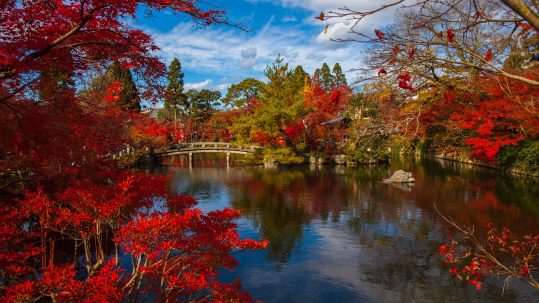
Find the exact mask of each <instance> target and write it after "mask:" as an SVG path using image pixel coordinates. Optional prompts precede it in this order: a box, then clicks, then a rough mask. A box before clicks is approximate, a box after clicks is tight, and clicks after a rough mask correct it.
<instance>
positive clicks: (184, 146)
mask: <svg viewBox="0 0 539 303" xmlns="http://www.w3.org/2000/svg"><path fill="white" fill-rule="evenodd" d="M259 148H261V147H260V146H257V145H238V144H233V143H226V142H195V143H180V144H173V145H170V146H169V147H168V149H167V150H164V151H161V152H158V153H156V154H155V155H156V156H173V155H189V163H192V162H193V154H196V153H224V154H226V162H227V163H229V162H230V154H240V155H248V154H254V153H255V152H256V150H257V149H259Z"/></svg>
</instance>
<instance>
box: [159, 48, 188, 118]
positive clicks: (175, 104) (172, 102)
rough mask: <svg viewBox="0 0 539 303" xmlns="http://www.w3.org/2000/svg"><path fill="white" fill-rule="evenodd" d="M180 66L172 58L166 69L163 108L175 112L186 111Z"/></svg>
mask: <svg viewBox="0 0 539 303" xmlns="http://www.w3.org/2000/svg"><path fill="white" fill-rule="evenodd" d="M183 77H184V73H183V72H182V64H181V62H180V60H178V59H177V58H174V60H172V62H171V63H170V65H169V67H168V72H167V81H168V85H167V88H166V90H165V102H164V103H165V104H164V105H165V108H167V109H172V110H175V111H181V112H184V113H185V112H186V111H187V109H188V105H189V104H188V103H187V96H186V95H185V93H184V92H183V85H184V82H183Z"/></svg>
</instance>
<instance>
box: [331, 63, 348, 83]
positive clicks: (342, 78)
mask: <svg viewBox="0 0 539 303" xmlns="http://www.w3.org/2000/svg"><path fill="white" fill-rule="evenodd" d="M333 84H334V85H335V86H341V85H348V81H346V75H345V74H343V72H342V69H341V65H340V64H339V63H335V65H334V66H333Z"/></svg>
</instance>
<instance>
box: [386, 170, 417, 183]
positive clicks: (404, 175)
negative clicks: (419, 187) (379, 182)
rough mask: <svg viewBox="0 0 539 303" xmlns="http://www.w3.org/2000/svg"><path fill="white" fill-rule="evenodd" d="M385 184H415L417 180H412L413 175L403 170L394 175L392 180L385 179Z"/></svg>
mask: <svg viewBox="0 0 539 303" xmlns="http://www.w3.org/2000/svg"><path fill="white" fill-rule="evenodd" d="M384 182H387V183H414V182H415V179H414V178H412V173H409V172H405V171H403V170H398V171H396V172H394V173H393V175H392V176H391V178H389V179H384Z"/></svg>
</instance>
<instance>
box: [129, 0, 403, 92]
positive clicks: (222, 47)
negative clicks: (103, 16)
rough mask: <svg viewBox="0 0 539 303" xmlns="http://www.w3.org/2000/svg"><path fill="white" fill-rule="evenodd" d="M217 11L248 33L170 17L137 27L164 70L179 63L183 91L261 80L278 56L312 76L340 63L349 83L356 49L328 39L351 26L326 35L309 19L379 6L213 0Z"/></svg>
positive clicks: (381, 20)
mask: <svg viewBox="0 0 539 303" xmlns="http://www.w3.org/2000/svg"><path fill="white" fill-rule="evenodd" d="M212 3H213V4H214V5H216V7H217V8H219V9H223V10H225V11H227V14H228V18H229V19H230V20H232V21H237V22H240V23H241V24H243V25H244V26H246V27H248V28H250V29H251V31H250V32H244V31H241V30H239V29H237V28H234V27H230V26H226V25H212V26H210V27H207V28H197V27H194V26H193V22H192V20H191V19H190V18H189V17H187V16H183V15H177V14H172V13H170V12H159V13H154V14H153V15H152V16H147V15H146V14H144V12H143V11H141V13H140V14H139V17H138V19H137V20H136V26H137V27H140V28H142V29H144V30H145V31H147V32H149V33H151V34H152V36H153V37H154V39H155V42H156V44H157V45H158V46H159V47H160V49H161V50H160V51H159V53H158V56H159V57H160V58H161V59H162V60H163V61H164V62H166V63H167V64H168V63H169V62H170V61H171V60H172V59H173V58H174V57H177V58H178V59H180V61H181V62H182V65H183V70H184V73H185V83H186V88H197V89H201V88H207V89H215V90H220V91H221V92H226V89H227V88H228V86H230V85H231V84H234V83H238V82H240V81H241V80H243V79H245V78H247V77H253V78H257V79H263V78H264V74H263V71H264V67H265V66H266V65H268V64H270V63H271V62H272V61H273V60H274V59H275V58H276V57H277V55H278V54H281V56H282V57H283V58H284V59H285V61H286V62H288V63H289V64H290V65H291V66H292V67H294V66H296V65H300V64H301V65H302V66H303V68H304V69H305V70H306V71H307V72H309V73H312V72H313V71H314V70H315V69H316V68H318V67H320V66H321V65H322V63H324V62H327V63H328V64H330V66H333V64H335V63H336V62H339V63H340V64H341V66H342V67H343V69H344V70H345V71H346V72H347V76H348V78H349V82H351V81H350V80H352V81H353V80H354V78H355V77H356V75H355V73H354V72H352V71H349V70H351V69H353V68H355V67H358V66H359V65H360V64H361V57H362V55H363V52H362V47H361V45H358V44H356V43H337V42H332V41H330V38H335V37H346V36H347V35H348V33H347V32H348V30H349V28H350V24H348V23H347V22H348V21H346V20H336V21H333V22H332V23H331V24H330V27H329V31H328V33H327V34H325V33H324V27H325V23H323V22H320V21H318V20H316V19H314V17H315V16H317V15H318V14H320V11H328V10H331V9H337V8H339V7H343V6H344V5H347V6H349V7H350V8H355V9H363V10H364V9H372V8H375V7H378V5H381V4H382V3H383V1H373V0H355V1H354V0H232V1H230V0H228V1H226V0H215V1H212ZM392 14H393V12H392V11H388V12H384V13H383V14H379V15H376V16H373V17H369V19H366V20H365V22H363V23H362V24H361V25H360V27H359V29H360V30H363V31H365V32H372V31H373V30H374V28H379V27H381V26H383V25H384V24H386V22H387V21H388V20H391V17H392Z"/></svg>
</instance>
